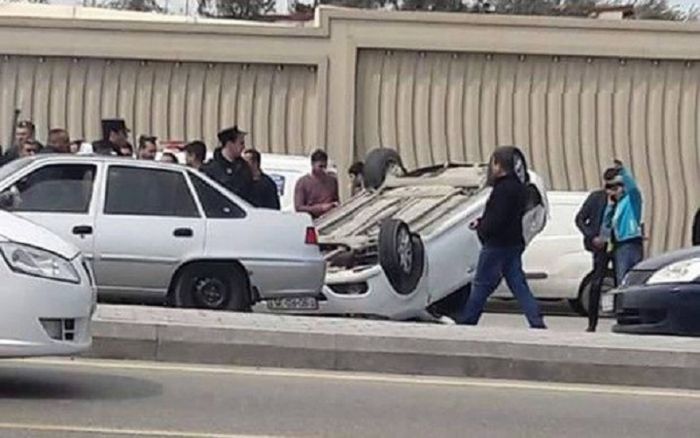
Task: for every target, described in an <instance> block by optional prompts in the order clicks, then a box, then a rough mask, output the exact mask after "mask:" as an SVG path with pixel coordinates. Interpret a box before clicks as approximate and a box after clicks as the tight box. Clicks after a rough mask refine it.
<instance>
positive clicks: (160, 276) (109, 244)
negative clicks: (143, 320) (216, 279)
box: [95, 164, 205, 297]
mask: <svg viewBox="0 0 700 438" xmlns="http://www.w3.org/2000/svg"><path fill="white" fill-rule="evenodd" d="M103 199H104V202H103V203H102V204H103V205H102V207H101V208H100V211H99V212H98V214H97V219H96V227H95V228H96V230H98V233H97V235H96V238H95V250H96V253H97V254H98V257H96V260H95V277H96V280H97V284H98V286H99V288H100V292H102V293H104V294H110V295H111V294H116V295H123V296H143V297H145V296H148V295H156V296H160V295H165V294H166V293H167V289H168V285H169V284H170V281H171V279H172V277H173V274H174V273H175V271H176V269H177V267H178V266H179V265H180V264H181V263H182V261H183V260H187V259H190V258H194V257H197V256H198V255H200V254H201V253H202V251H203V248H204V240H205V220H204V219H203V218H202V216H201V212H200V210H199V207H198V205H197V203H196V202H195V198H194V197H193V196H192V191H191V188H190V185H189V183H188V181H187V179H186V178H185V174H184V171H183V170H177V169H167V168H156V167H139V166H129V165H123V164H119V165H118V164H111V165H109V167H108V168H107V179H106V184H105V190H104V196H103Z"/></svg>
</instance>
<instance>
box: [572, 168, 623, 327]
mask: <svg viewBox="0 0 700 438" xmlns="http://www.w3.org/2000/svg"><path fill="white" fill-rule="evenodd" d="M618 174H619V171H618V169H615V168H610V169H608V170H606V171H605V174H604V175H603V180H604V182H605V185H606V188H604V189H601V190H596V191H594V192H591V194H590V195H588V198H587V199H586V201H585V202H584V203H583V206H581V210H580V211H579V212H578V214H577V215H576V226H577V227H578V229H579V230H580V231H581V233H582V234H583V246H584V247H585V248H586V251H588V252H590V253H592V254H593V274H592V276H591V283H590V294H589V295H588V329H587V330H586V331H589V332H594V331H595V330H596V327H597V326H598V311H599V309H600V293H601V289H602V287H603V280H604V279H605V275H606V274H607V272H608V269H609V265H610V263H611V262H612V260H613V259H612V254H611V253H610V252H609V251H608V248H607V246H608V241H609V239H610V237H611V236H608V234H609V233H610V232H611V230H607V231H606V230H604V229H603V228H602V225H603V214H604V213H605V207H607V205H608V199H609V195H608V192H607V185H608V183H611V184H612V183H613V182H614V181H615V179H616V178H617V176H618Z"/></svg>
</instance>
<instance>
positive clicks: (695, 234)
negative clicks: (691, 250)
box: [693, 209, 700, 246]
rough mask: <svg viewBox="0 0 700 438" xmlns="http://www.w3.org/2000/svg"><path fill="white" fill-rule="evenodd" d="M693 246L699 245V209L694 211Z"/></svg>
mask: <svg viewBox="0 0 700 438" xmlns="http://www.w3.org/2000/svg"><path fill="white" fill-rule="evenodd" d="M693 246H700V209H698V212H697V213H695V220H694V221H693Z"/></svg>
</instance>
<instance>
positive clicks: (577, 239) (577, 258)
mask: <svg viewBox="0 0 700 438" xmlns="http://www.w3.org/2000/svg"><path fill="white" fill-rule="evenodd" d="M587 196H588V194H587V193H585V192H548V193H547V198H548V199H549V209H550V217H549V219H548V221H547V225H546V226H545V228H544V230H542V232H541V233H540V234H538V235H537V237H536V238H535V239H534V240H533V241H532V242H531V243H530V245H529V246H528V248H527V250H526V251H525V254H524V255H523V268H524V270H525V274H526V275H527V279H528V283H529V285H530V288H531V289H532V292H533V294H534V295H535V297H537V298H538V299H568V300H569V302H570V304H571V306H572V308H573V309H574V310H575V311H576V312H578V313H580V314H586V313H587V309H588V295H589V288H590V282H591V276H590V275H589V274H590V273H591V271H592V270H593V258H592V255H591V254H590V253H589V252H587V251H586V250H585V249H584V247H583V236H582V235H581V233H580V231H579V230H578V228H576V214H577V213H578V211H579V209H580V208H581V206H582V205H583V203H584V201H585V200H586V198H587ZM608 283H610V282H609V281H608V282H607V283H606V288H609V287H610V286H611V284H608ZM493 296H494V298H512V297H513V296H512V295H511V293H510V291H509V290H508V287H507V286H506V285H505V284H501V286H500V287H499V288H498V290H497V291H496V293H494V295H493Z"/></svg>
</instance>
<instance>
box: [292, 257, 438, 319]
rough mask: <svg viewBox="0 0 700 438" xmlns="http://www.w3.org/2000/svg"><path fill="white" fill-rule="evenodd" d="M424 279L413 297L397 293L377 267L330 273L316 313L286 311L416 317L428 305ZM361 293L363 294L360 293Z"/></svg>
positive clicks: (306, 312)
mask: <svg viewBox="0 0 700 438" xmlns="http://www.w3.org/2000/svg"><path fill="white" fill-rule="evenodd" d="M423 283H424V280H421V283H420V284H419V285H418V287H417V288H416V290H415V291H414V292H413V293H412V294H410V295H401V294H398V293H397V292H396V291H394V289H393V288H392V286H391V284H390V283H389V280H388V279H387V277H386V275H384V271H383V270H382V268H381V267H380V266H378V265H375V266H372V267H370V268H367V269H364V270H359V271H341V272H332V273H328V274H327V276H326V284H325V285H324V286H323V288H322V289H321V293H320V295H318V308H317V309H314V310H285V311H283V313H293V314H304V315H342V316H346V315H363V316H370V317H378V318H387V319H398V320H401V319H407V318H412V317H415V316H417V315H418V314H419V313H420V312H421V311H422V310H423V309H425V308H426V306H427V304H426V303H427V294H426V290H427V289H426V288H425V286H423ZM358 292H361V293H358Z"/></svg>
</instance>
